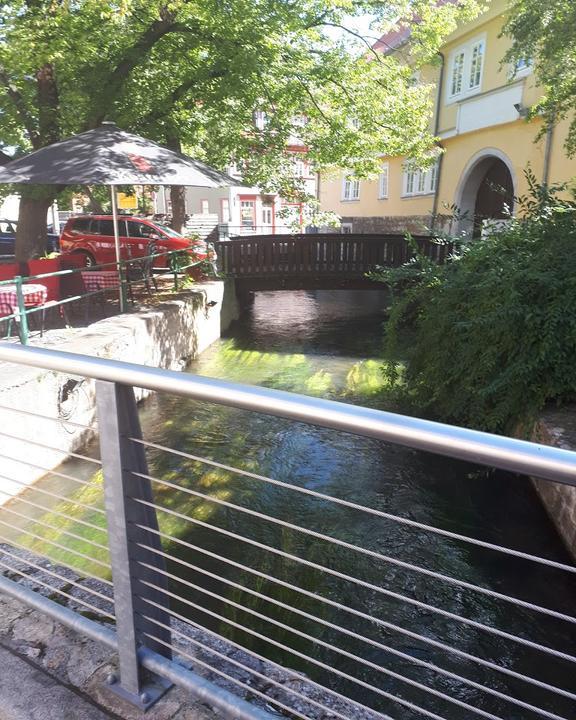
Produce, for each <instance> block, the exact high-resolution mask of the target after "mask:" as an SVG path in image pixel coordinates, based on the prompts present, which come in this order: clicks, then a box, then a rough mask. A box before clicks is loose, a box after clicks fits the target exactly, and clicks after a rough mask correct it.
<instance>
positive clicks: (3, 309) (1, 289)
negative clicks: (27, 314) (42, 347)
mask: <svg viewBox="0 0 576 720" xmlns="http://www.w3.org/2000/svg"><path fill="white" fill-rule="evenodd" d="M22 296H23V298H24V305H25V306H26V307H38V306H39V305H44V303H45V302H46V298H47V297H48V289H47V288H46V286H45V285H39V284H37V283H24V284H23V285H22ZM5 315H9V316H10V315H12V316H14V320H16V322H17V323H19V322H20V312H19V307H18V289H17V286H16V285H2V286H0V319H2V317H3V316H5ZM11 319H12V318H11ZM20 340H22V337H20Z"/></svg>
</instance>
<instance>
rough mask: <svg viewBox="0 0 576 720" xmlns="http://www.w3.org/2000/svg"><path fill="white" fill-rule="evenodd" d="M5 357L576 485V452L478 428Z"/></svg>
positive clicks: (11, 348)
mask: <svg viewBox="0 0 576 720" xmlns="http://www.w3.org/2000/svg"><path fill="white" fill-rule="evenodd" d="M0 360H3V361H5V362H12V363H18V364H22V365H28V366H32V367H37V368H44V369H47V370H53V371H55V372H64V373H68V374H70V375H80V376H82V377H89V378H92V379H95V380H105V381H109V382H114V383H120V384H122V385H132V386H136V387H141V388H145V389H148V390H154V391H158V392H166V393H172V394H175V395H181V396H184V397H188V398H192V399H194V400H203V401H207V402H212V403H215V404H218V405H227V406H230V407H236V408H240V409H243V410H251V411H253V412H258V413H263V414H267V415H274V416H278V417H283V418H286V419H290V420H296V421H298V422H305V423H310V424H313V425H318V426H321V427H326V428H332V429H336V430H341V431H344V432H349V433H352V434H355V435H362V436H364V437H371V438H376V439H379V440H384V441H387V442H392V443H395V444H397V445H403V446H406V447H411V448H414V449H417V450H424V451H428V452H432V453H437V454H439V455H445V456H448V457H452V458H456V459H460V460H466V461H468V462H473V463H478V464H480V465H485V466H489V467H495V468H499V469H503V470H509V471H512V472H517V473H521V474H525V475H532V476H535V477H539V478H545V479H548V480H554V481H556V482H561V483H564V484H567V485H576V454H575V453H573V452H571V451H569V450H564V449H562V448H556V447H550V446H547V445H541V444H536V443H532V442H527V441H525V440H517V439H514V438H510V437H505V436H501V435H493V434H490V433H485V432H481V431H479V430H469V429H466V428H461V427H456V426H452V425H447V424H444V423H438V422H434V421H431V420H423V419H420V418H414V417H409V416H405V415H399V414H396V413H392V412H387V411H383V410H373V409H370V408H364V407H358V406H352V405H348V404H345V403H340V402H336V401H333V400H324V399H321V398H313V397H307V396H302V395H296V394H295V393H289V392H285V391H282V390H271V389H269V388H261V387H254V386H248V385H241V384H238V383H231V382H227V381H225V380H219V379H214V378H207V377H200V376H195V375H189V374H185V373H181V372H176V371H173V370H162V369H160V368H152V367H147V366H143V365H137V364H134V363H126V362H121V361H119V360H107V359H104V358H95V357H88V356H86V355H78V354H75V353H68V352H60V351H56V350H48V349H45V348H32V347H27V346H19V345H12V344H9V343H5V342H0Z"/></svg>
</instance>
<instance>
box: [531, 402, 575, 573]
mask: <svg viewBox="0 0 576 720" xmlns="http://www.w3.org/2000/svg"><path fill="white" fill-rule="evenodd" d="M531 439H532V440H533V441H534V442H538V443H542V444H543V445H553V446H555V447H559V448H563V449H564V450H575V451H576V407H574V406H565V407H562V408H555V409H550V410H547V411H545V412H544V413H542V415H541V417H540V419H539V420H538V422H537V423H536V426H535V428H534V431H533V433H532V438H531ZM531 479H532V484H533V485H534V488H535V489H536V492H537V493H538V495H539V497H540V500H541V501H542V504H543V505H544V508H545V509H546V512H547V513H548V516H549V517H550V519H551V520H552V522H553V523H554V526H555V527H556V529H557V531H558V533H559V535H560V537H561V538H562V541H563V542H564V545H565V546H566V548H567V550H568V552H569V553H570V555H571V556H572V558H573V559H574V560H576V487H572V486H571V485H563V484H562V483H554V482H551V481H549V480H542V479H539V478H534V477H533V478H531Z"/></svg>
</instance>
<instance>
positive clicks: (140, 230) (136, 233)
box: [128, 220, 155, 238]
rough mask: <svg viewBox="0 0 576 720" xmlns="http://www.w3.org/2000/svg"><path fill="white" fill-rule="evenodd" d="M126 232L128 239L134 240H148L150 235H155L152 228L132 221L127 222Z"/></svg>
mask: <svg viewBox="0 0 576 720" xmlns="http://www.w3.org/2000/svg"><path fill="white" fill-rule="evenodd" d="M128 232H129V234H130V237H134V238H149V237H150V235H155V232H154V228H153V227H150V225H146V224H145V223H140V222H134V221H133V220H129V221H128Z"/></svg>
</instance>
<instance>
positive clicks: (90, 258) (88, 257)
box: [75, 250, 96, 267]
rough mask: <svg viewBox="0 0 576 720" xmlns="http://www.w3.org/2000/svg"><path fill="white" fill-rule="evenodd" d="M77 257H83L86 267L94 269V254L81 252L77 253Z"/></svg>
mask: <svg viewBox="0 0 576 720" xmlns="http://www.w3.org/2000/svg"><path fill="white" fill-rule="evenodd" d="M75 255H82V257H83V258H84V263H85V266H86V267H94V266H95V265H96V258H95V257H94V255H92V253H89V252H84V251H80V250H79V251H78V252H76V253H75Z"/></svg>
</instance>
